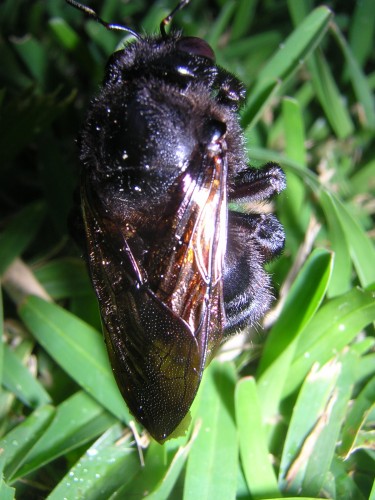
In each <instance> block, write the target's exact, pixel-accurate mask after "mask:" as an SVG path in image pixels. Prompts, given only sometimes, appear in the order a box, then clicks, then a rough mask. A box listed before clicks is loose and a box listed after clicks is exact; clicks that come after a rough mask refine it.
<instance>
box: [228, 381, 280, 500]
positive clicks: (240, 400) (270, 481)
mask: <svg viewBox="0 0 375 500" xmlns="http://www.w3.org/2000/svg"><path fill="white" fill-rule="evenodd" d="M235 398H236V421H237V428H238V434H239V446H240V456H241V463H242V469H243V471H244V474H245V477H246V481H247V485H248V488H249V491H250V493H251V498H254V499H257V498H259V499H261V498H264V497H266V496H267V495H270V496H271V497H272V498H280V497H281V493H280V491H279V488H278V485H277V479H276V475H275V472H274V470H273V467H272V465H271V461H270V451H269V449H268V441H267V434H266V431H265V428H264V424H263V421H262V411H261V405H260V401H259V397H258V391H257V387H256V383H255V380H254V378H252V377H247V378H244V379H242V380H240V381H239V382H238V384H237V386H236V394H235Z"/></svg>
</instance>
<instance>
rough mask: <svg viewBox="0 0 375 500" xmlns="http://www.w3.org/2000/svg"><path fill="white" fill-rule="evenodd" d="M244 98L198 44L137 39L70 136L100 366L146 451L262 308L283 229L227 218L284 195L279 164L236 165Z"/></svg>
mask: <svg viewBox="0 0 375 500" xmlns="http://www.w3.org/2000/svg"><path fill="white" fill-rule="evenodd" d="M71 3H72V2H71ZM244 96H245V92H244V87H243V85H242V83H240V81H239V80H237V79H236V78H235V77H234V76H233V75H231V74H230V73H228V72H227V71H225V70H224V69H222V68H219V67H218V66H217V65H216V64H215V61H214V53H213V51H212V49H211V48H210V47H209V45H208V44H207V43H206V42H205V41H204V40H202V39H199V38H193V37H183V36H181V35H179V34H172V35H166V34H165V33H163V31H162V34H161V35H160V36H158V37H141V36H139V35H138V36H137V39H136V40H135V41H134V42H131V43H129V44H127V45H126V47H125V48H124V49H123V50H119V51H118V52H116V53H114V54H113V55H112V57H111V58H110V60H109V62H108V65H107V69H106V75H105V79H104V82H103V86H102V89H101V91H100V93H99V95H98V96H97V97H96V98H95V99H94V100H93V101H92V103H91V107H90V109H89V112H88V116H87V120H86V122H85V125H84V127H83V130H82V134H81V162H82V177H81V188H80V195H81V196H80V204H81V217H82V220H83V227H84V231H85V239H86V250H87V260H88V263H89V268H90V273H91V278H92V282H93V285H94V288H95V291H96V294H97V297H98V301H99V305H100V310H101V316H102V322H103V329H104V332H105V338H106V344H107V348H108V351H109V355H110V360H111V364H112V367H113V371H114V374H115V377H116V380H117V383H118V386H119V388H120V390H121V393H122V395H123V397H124V399H125V401H126V402H127V404H128V406H129V408H130V410H131V412H132V413H133V415H134V416H135V417H136V418H137V420H138V421H139V422H141V423H142V424H143V425H144V426H145V427H146V428H147V429H148V431H149V432H150V434H151V435H152V436H153V437H154V438H155V439H157V440H158V441H163V440H164V439H165V438H166V437H168V436H169V435H170V434H171V433H172V432H173V431H174V429H175V428H176V427H177V426H178V424H179V423H180V422H181V421H182V419H183V418H184V416H185V415H186V414H187V413H188V411H189V408H190V406H191V404H192V402H193V400H194V397H195V395H196V392H197V390H198V387H199V384H200V380H201V376H202V373H203V370H204V368H205V367H206V366H207V364H208V363H209V361H210V360H211V359H212V357H213V355H214V353H215V351H216V350H217V349H218V347H219V346H220V344H221V342H222V340H223V338H224V337H225V336H226V335H228V334H232V333H235V332H237V331H239V330H240V329H242V328H244V327H245V326H247V325H250V324H252V323H254V322H256V321H257V320H258V319H259V318H260V317H261V316H262V315H263V314H264V312H265V311H266V310H267V308H268V307H269V304H270V301H271V293H270V278H269V277H268V275H267V274H266V273H265V271H264V269H263V266H264V264H265V263H266V262H268V261H270V260H271V259H273V258H274V257H275V256H277V255H279V254H280V252H281V251H282V248H283V245H284V232H283V229H282V227H281V225H280V223H279V222H278V221H277V219H276V218H275V216H274V215H272V214H259V213H249V212H247V211H245V210H244V211H241V212H237V211H232V210H230V209H228V203H229V202H235V203H236V204H237V205H236V206H241V205H242V206H246V204H248V203H252V202H259V201H262V200H266V199H269V198H271V197H272V196H273V195H275V194H277V193H279V192H280V191H282V190H283V189H284V187H285V177H284V174H283V172H282V170H281V169H280V167H279V166H277V165H275V164H271V163H270V164H267V165H265V166H264V167H263V168H261V169H253V168H251V167H248V166H247V159H246V155H245V152H244V144H243V135H242V132H241V128H240V126H239V121H238V115H237V111H238V109H239V107H240V106H241V104H242V103H243V101H244Z"/></svg>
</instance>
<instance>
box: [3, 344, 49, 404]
mask: <svg viewBox="0 0 375 500" xmlns="http://www.w3.org/2000/svg"><path fill="white" fill-rule="evenodd" d="M4 354H5V357H4V374H3V384H4V387H6V388H7V389H8V390H9V391H10V392H13V394H15V395H16V396H17V398H18V399H19V400H20V401H22V402H23V403H24V404H26V405H28V406H30V407H31V408H36V407H38V406H42V405H44V404H47V403H50V402H51V397H50V395H49V394H48V392H47V391H46V390H45V389H44V387H43V386H42V385H41V383H40V382H39V381H38V380H37V379H36V378H34V377H33V375H32V374H31V372H30V371H29V370H28V369H27V368H26V367H25V366H24V365H23V364H22V363H21V361H20V360H19V358H18V357H17V355H16V354H15V353H14V352H13V351H12V350H11V349H10V347H9V346H8V345H7V344H4Z"/></svg>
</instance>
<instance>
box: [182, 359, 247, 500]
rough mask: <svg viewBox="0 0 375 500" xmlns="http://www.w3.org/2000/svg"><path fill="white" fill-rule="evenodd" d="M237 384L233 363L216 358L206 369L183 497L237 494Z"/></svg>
mask: <svg viewBox="0 0 375 500" xmlns="http://www.w3.org/2000/svg"><path fill="white" fill-rule="evenodd" d="M234 384H235V372H234V369H233V366H232V365H231V364H229V363H223V364H220V363H218V362H215V361H214V362H213V363H211V365H210V366H209V368H208V369H207V370H206V373H205V376H204V379H203V382H202V387H201V395H200V400H199V407H198V409H197V419H201V420H202V424H201V428H200V432H199V435H198V437H197V438H196V440H195V442H194V443H193V445H192V449H191V451H190V454H189V458H188V463H187V467H186V474H185V483H184V496H183V498H184V500H188V499H189V500H190V499H195V498H199V499H202V500H204V499H207V500H209V499H212V498H225V499H228V500H230V499H234V498H235V496H236V489H237V469H238V443H237V432H236V426H235V422H234V418H235V417H234Z"/></svg>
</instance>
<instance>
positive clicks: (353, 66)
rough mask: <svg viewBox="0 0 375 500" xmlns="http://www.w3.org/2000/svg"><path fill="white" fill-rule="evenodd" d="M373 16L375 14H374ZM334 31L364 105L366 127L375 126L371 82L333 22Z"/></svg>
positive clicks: (357, 94)
mask: <svg viewBox="0 0 375 500" xmlns="http://www.w3.org/2000/svg"><path fill="white" fill-rule="evenodd" d="M372 17H373V18H374V17H375V16H372ZM331 26H332V32H333V34H334V35H335V38H336V40H337V42H338V44H339V46H340V48H341V50H342V52H343V54H344V56H345V59H346V63H347V66H348V75H349V78H350V80H351V82H352V85H353V89H354V92H355V94H356V96H357V99H358V103H359V104H360V106H361V107H362V110H363V112H364V117H365V123H364V125H365V126H366V127H369V128H372V129H374V128H375V102H374V94H373V92H372V91H371V88H370V85H369V82H368V81H367V79H366V77H365V75H364V74H363V72H362V69H361V67H360V65H359V62H358V60H357V59H356V58H355V57H354V56H353V54H352V51H351V50H350V47H349V45H348V43H347V42H346V40H345V38H344V36H343V34H342V33H341V31H340V30H339V27H338V26H337V25H336V24H332V25H331Z"/></svg>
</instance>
